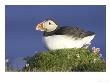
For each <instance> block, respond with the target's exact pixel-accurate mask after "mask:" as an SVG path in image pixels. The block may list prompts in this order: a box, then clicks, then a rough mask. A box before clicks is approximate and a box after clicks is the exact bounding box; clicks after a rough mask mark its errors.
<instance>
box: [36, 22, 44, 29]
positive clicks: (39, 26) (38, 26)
mask: <svg viewBox="0 0 110 82" xmlns="http://www.w3.org/2000/svg"><path fill="white" fill-rule="evenodd" d="M36 30H40V31H44V24H43V22H41V23H39V24H38V25H37V26H36Z"/></svg>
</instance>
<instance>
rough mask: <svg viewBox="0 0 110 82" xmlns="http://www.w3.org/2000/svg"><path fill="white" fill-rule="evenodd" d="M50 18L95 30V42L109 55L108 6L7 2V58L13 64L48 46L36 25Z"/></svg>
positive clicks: (63, 23) (104, 54)
mask: <svg viewBox="0 0 110 82" xmlns="http://www.w3.org/2000/svg"><path fill="white" fill-rule="evenodd" d="M46 18H53V19H55V20H56V21H57V22H58V23H59V25H60V26H65V25H66V26H79V27H81V28H83V29H86V30H89V31H93V32H95V33H96V36H95V38H94V40H93V41H92V46H95V47H99V48H101V53H102V54H103V57H104V58H105V57H106V6H104V5H98V6H97V5H91V6H90V5H85V6H81V5H69V6H65V5H62V6H58V5H54V6H52V5H50V6H49V5H47V6H44V5H39V6H38V5H25V6H23V5H6V6H5V33H6V58H8V59H10V60H11V61H12V63H13V65H17V64H18V65H21V61H20V60H19V59H21V58H23V57H26V56H32V55H34V53H35V52H36V51H38V52H40V51H44V50H46V49H45V47H44V44H43V42H42V34H43V32H39V31H36V30H35V27H36V25H37V24H38V23H40V22H41V21H43V20H45V19H46ZM19 62H20V63H19Z"/></svg>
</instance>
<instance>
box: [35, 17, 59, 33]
mask: <svg viewBox="0 0 110 82" xmlns="http://www.w3.org/2000/svg"><path fill="white" fill-rule="evenodd" d="M57 27H58V25H57V24H56V23H55V22H54V21H53V20H50V19H48V20H45V21H43V22H41V23H39V24H38V25H37V26H36V30H40V31H46V32H51V31H54V30H55V29H56V28H57Z"/></svg>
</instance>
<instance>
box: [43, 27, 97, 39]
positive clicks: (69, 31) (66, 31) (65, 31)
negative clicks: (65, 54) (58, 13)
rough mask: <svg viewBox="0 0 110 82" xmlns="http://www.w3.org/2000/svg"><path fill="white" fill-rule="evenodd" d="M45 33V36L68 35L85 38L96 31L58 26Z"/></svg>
mask: <svg viewBox="0 0 110 82" xmlns="http://www.w3.org/2000/svg"><path fill="white" fill-rule="evenodd" d="M43 35H44V36H52V35H67V36H72V37H75V38H84V37H87V36H92V35H95V33H94V32H91V31H85V30H83V29H81V28H79V27H70V26H64V27H58V28H57V29H55V30H54V31H51V32H44V34H43Z"/></svg>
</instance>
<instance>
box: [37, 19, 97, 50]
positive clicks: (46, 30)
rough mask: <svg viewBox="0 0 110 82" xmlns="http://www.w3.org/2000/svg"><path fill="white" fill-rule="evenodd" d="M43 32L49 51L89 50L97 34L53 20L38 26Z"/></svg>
mask: <svg viewBox="0 0 110 82" xmlns="http://www.w3.org/2000/svg"><path fill="white" fill-rule="evenodd" d="M36 30H39V31H43V41H44V43H45V46H46V48H47V49H49V50H55V49H65V48H88V47H89V46H90V45H91V41H92V40H93V38H94V36H95V33H94V32H91V31H86V30H84V29H82V28H79V27H77V26H62V27H60V26H59V25H58V23H57V22H56V21H55V20H53V19H46V20H44V21H43V22H40V23H38V24H37V25H36Z"/></svg>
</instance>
